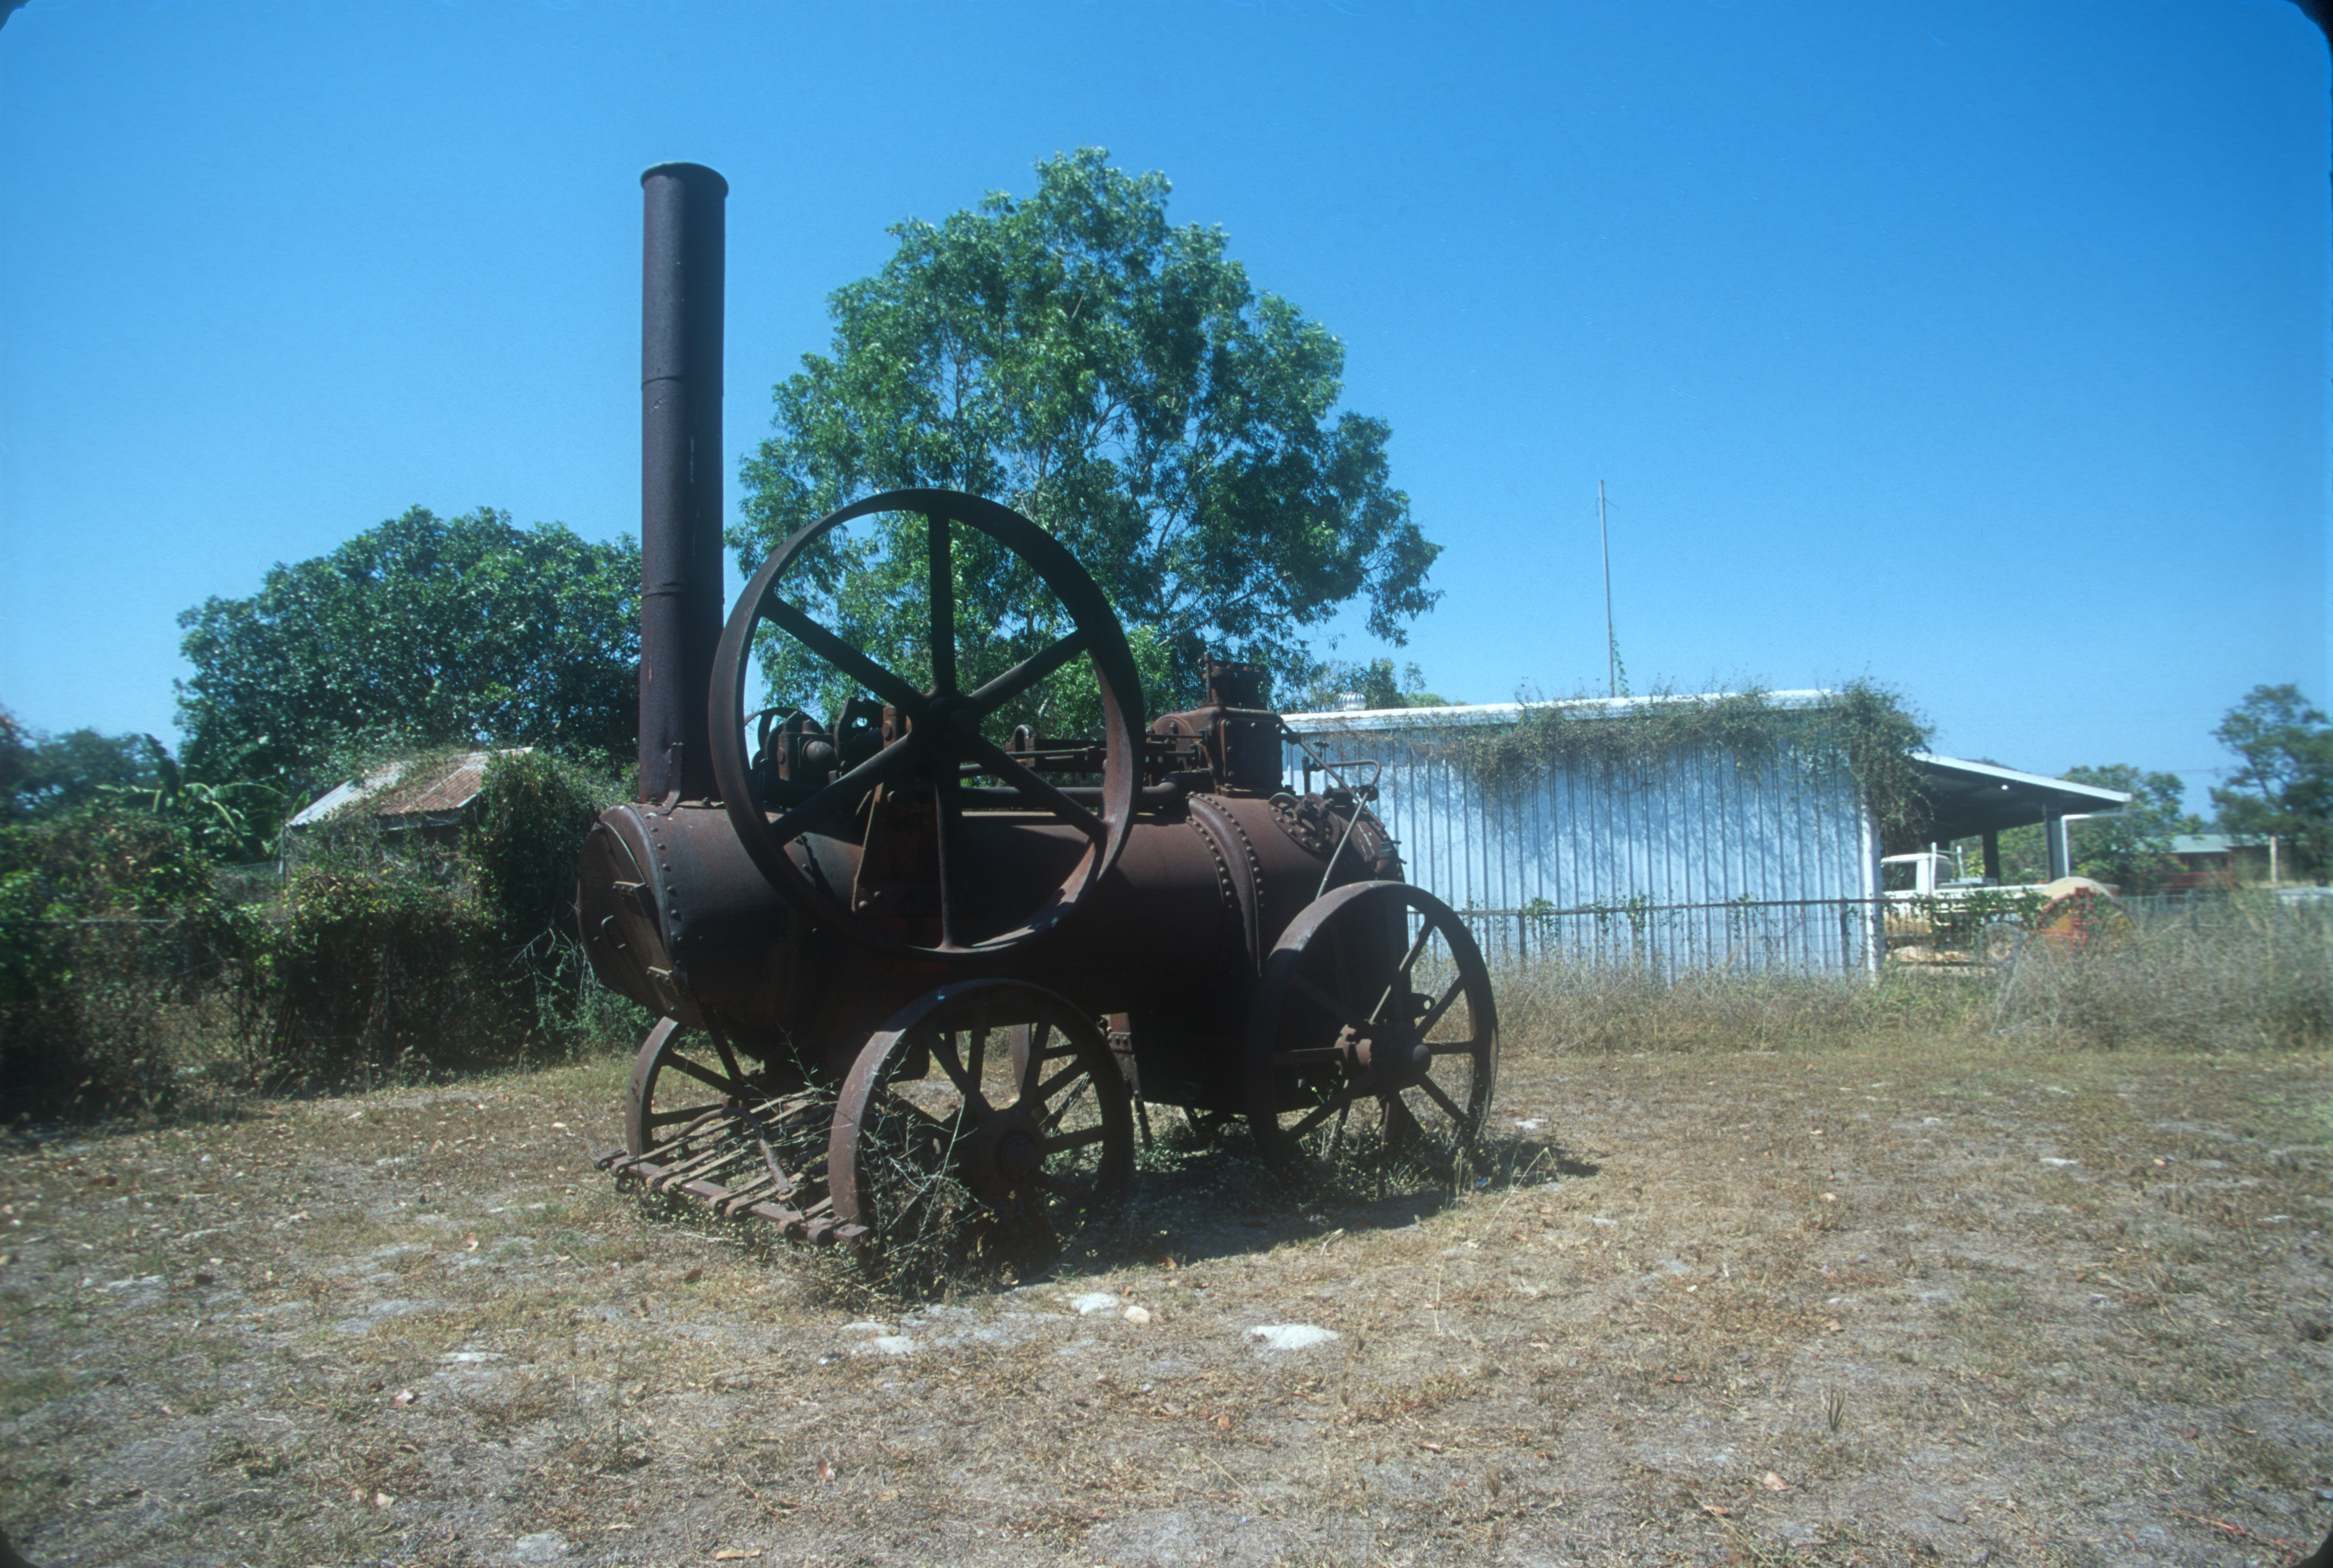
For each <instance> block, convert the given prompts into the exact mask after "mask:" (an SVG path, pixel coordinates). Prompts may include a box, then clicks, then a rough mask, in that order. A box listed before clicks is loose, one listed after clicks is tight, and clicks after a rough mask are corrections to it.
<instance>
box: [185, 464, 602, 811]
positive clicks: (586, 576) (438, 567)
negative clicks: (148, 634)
mask: <svg viewBox="0 0 2333 1568" xmlns="http://www.w3.org/2000/svg"><path fill="white" fill-rule="evenodd" d="M639 583H640V569H639V547H638V544H637V543H635V542H632V541H629V540H621V539H619V540H617V541H614V542H612V543H609V544H593V543H590V542H588V541H586V540H583V539H581V538H579V537H577V536H576V535H575V534H573V533H571V531H570V530H569V529H567V528H566V527H565V526H564V525H563V524H556V523H552V524H537V525H535V526H534V527H532V528H518V527H514V526H513V525H512V523H511V521H510V515H509V514H508V513H505V512H498V511H495V510H494V509H493V508H491V507H486V508H482V509H480V510H479V511H476V512H474V513H470V514H468V515H464V516H459V517H452V518H440V517H438V516H437V515H435V514H433V513H431V512H429V511H427V509H425V508H422V507H419V506H416V507H414V508H412V509H411V510H410V511H408V512H407V513H406V514H405V515H403V516H401V517H398V518H395V519H393V520H391V521H389V522H386V523H383V524H380V525H379V526H378V527H375V528H370V529H367V530H366V531H365V532H364V533H362V534H358V535H357V536H356V537H355V538H354V539H351V540H350V541H349V542H348V543H347V544H343V545H341V547H340V548H339V549H337V550H335V551H333V552H332V553H331V554H329V555H324V556H320V557H318V558H317V559H315V560H312V561H302V562H301V563H298V564H296V565H292V566H283V565H278V566H276V567H274V568H273V569H271V570H270V571H269V572H268V573H267V577H266V581H265V582H264V583H263V584H262V585H261V588H260V590H259V592H257V593H255V594H254V595H253V596H252V597H251V598H249V599H211V600H207V601H205V602H204V603H203V604H201V605H200V606H198V607H197V608H195V609H193V610H189V611H186V612H185V613H184V614H183V615H181V616H179V618H178V623H179V624H180V625H181V626H183V627H184V628H186V636H185V638H184V640H182V641H181V643H180V645H179V646H180V649H181V650H182V651H183V652H184V653H185V654H186V656H187V660H188V661H189V662H190V663H192V664H193V665H194V667H195V673H194V676H193V677H192V678H190V679H187V680H184V681H181V682H180V683H179V684H178V717H179V723H180V725H181V726H182V727H183V728H184V729H185V731H186V735H187V744H186V750H185V754H184V759H183V760H184V762H185V765H186V768H187V774H189V775H191V776H193V777H195V778H197V779H202V780H209V781H225V780H232V779H249V780H259V781H264V782H270V783H275V784H280V785H281V786H282V787H283V798H284V799H285V800H286V801H287V802H291V801H296V800H298V799H300V798H302V796H303V794H305V793H306V792H307V791H309V790H310V789H312V787H313V786H314V785H315V784H318V783H319V782H321V780H320V774H321V772H322V769H323V768H324V767H325V766H326V765H327V764H328V762H329V761H330V760H331V759H332V758H334V757H337V756H342V755H347V754H349V753H350V752H351V751H353V750H357V749H361V748H364V747H367V746H373V747H378V746H382V745H396V746H410V747H423V746H479V745H487V744H499V745H511V746H557V747H559V748H561V749H562V750H564V751H568V752H571V753H575V754H583V755H589V754H605V753H619V752H622V751H624V750H625V749H627V748H629V746H631V744H632V736H633V734H634V728H633V724H634V715H635V713H636V712H637V707H638V686H637V680H638V677H637V673H636V671H637V666H638V656H639V655H638V649H639V629H638V603H639Z"/></svg>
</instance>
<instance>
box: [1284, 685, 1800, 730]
mask: <svg viewBox="0 0 2333 1568" xmlns="http://www.w3.org/2000/svg"><path fill="white" fill-rule="evenodd" d="M1731 695H1733V694H1731V693H1728V692H1709V693H1706V694H1704V695H1701V696H1685V695H1664V696H1659V697H1566V698H1564V699H1563V700H1562V701H1560V702H1470V703H1463V704H1459V705H1455V706H1453V707H1362V708H1355V709H1353V710H1351V711H1349V712H1343V713H1291V714H1283V715H1282V717H1281V722H1282V723H1283V724H1285V725H1287V726H1288V727H1289V728H1291V729H1292V730H1294V731H1296V733H1297V734H1299V735H1312V734H1315V733H1318V732H1319V731H1321V730H1332V731H1349V732H1351V733H1353V734H1357V735H1361V734H1371V733H1378V732H1382V731H1386V730H1396V729H1446V728H1451V727H1455V726H1469V725H1478V724H1521V723H1522V719H1523V716H1524V715H1525V714H1527V713H1532V712H1537V711H1539V710H1541V709H1545V708H1560V709H1561V710H1563V711H1564V712H1566V713H1570V714H1574V715H1577V716H1579V717H1582V718H1588V717H1596V716H1598V715H1600V714H1607V713H1623V712H1626V711H1627V710H1628V709H1630V708H1638V707H1666V706H1667V705H1668V704H1670V703H1676V702H1711V701H1714V700H1715V699H1717V698H1718V697H1726V696H1731ZM1829 695H1830V694H1829V692H1826V691H1770V692H1768V693H1766V700H1767V701H1768V702H1769V703H1771V704H1772V705H1773V706H1774V707H1813V706H1814V705H1815V704H1816V703H1818V702H1820V701H1821V700H1822V699H1823V698H1824V697H1828V696H1829Z"/></svg>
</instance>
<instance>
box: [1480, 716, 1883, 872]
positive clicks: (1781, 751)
mask: <svg viewBox="0 0 2333 1568" xmlns="http://www.w3.org/2000/svg"><path fill="white" fill-rule="evenodd" d="M1656 697H1657V698H1658V699H1659V700H1655V701H1639V702H1637V703H1636V704H1634V705H1631V706H1629V707H1600V706H1599V707H1572V706H1570V705H1566V704H1557V703H1549V704H1545V705H1534V706H1531V707H1527V708H1526V709H1525V710H1524V712H1523V717H1522V721H1521V722H1520V723H1518V724H1516V725H1515V726H1513V727H1512V728H1510V729H1503V730H1500V731H1498V732H1497V733H1496V734H1493V735H1480V736H1468V735H1462V736H1457V737H1456V738H1455V739H1453V740H1451V741H1450V742H1449V743H1447V744H1446V745H1445V747H1444V751H1445V755H1447V756H1449V757H1450V759H1451V760H1452V761H1453V762H1455V764H1457V765H1458V766H1459V767H1460V768H1462V769H1463V770H1464V771H1465V772H1466V773H1467V774H1469V775H1471V776H1472V777H1473V778H1474V780H1475V781H1476V782H1477V783H1478V784H1482V785H1483V786H1484V787H1485V788H1488V789H1492V790H1496V791H1500V792H1506V791H1512V789H1514V788H1515V787H1516V786H1517V785H1518V784H1521V783H1522V780H1524V779H1526V778H1528V777H1530V776H1531V775H1532V774H1536V773H1539V772H1541V771H1542V770H1546V769H1562V768H1577V767H1602V768H1618V767H1623V766H1628V765H1643V764H1646V763H1659V762H1666V761H1668V760H1670V759H1672V758H1674V757H1676V756H1679V755H1685V754H1687V753H1698V752H1714V753H1717V754H1719V755H1732V756H1733V757H1735V758H1736V759H1738V760H1739V761H1743V762H1748V761H1752V760H1755V761H1759V762H1763V761H1767V760H1769V759H1771V758H1773V757H1776V756H1789V757H1792V758H1795V759H1796V760H1797V761H1799V762H1800V764H1801V765H1807V766H1821V765H1826V764H1829V763H1834V762H1838V763H1844V764H1845V765H1847V768H1848V774H1849V776H1851V777H1852V778H1853V779H1854V781H1855V786H1856V790H1857V792H1858V794H1860V795H1861V796H1862V797H1863V800H1864V802H1865V803H1866V804H1867V806H1868V807H1869V808H1870V811H1871V815H1872V820H1873V821H1874V822H1876V823H1877V825H1878V828H1879V836H1880V839H1881V841H1882V842H1885V843H1887V844H1888V845H1890V846H1893V845H1896V844H1899V843H1912V842H1919V840H1920V837H1921V835H1922V834H1923V833H1924V832H1925V831H1926V828H1927V824H1928V810H1927V802H1926V798H1925V796H1924V795H1923V794H1922V793H1921V791H1920V780H1919V774H1918V770H1917V769H1916V768H1915V766H1914V765H1913V763H1912V754H1913V753H1915V752H1917V751H1923V750H1925V749H1926V747H1927V744H1928V735H1929V729H1928V726H1926V725H1925V724H1924V723H1922V722H1921V721H1920V719H1919V718H1918V717H1916V716H1915V715H1914V714H1913V713H1912V712H1910V711H1909V710H1908V709H1907V708H1906V707H1905V706H1904V703H1903V700H1902V699H1901V698H1900V697H1898V696H1897V695H1896V693H1895V692H1892V691H1890V690H1888V689H1887V688H1885V687H1880V686H1875V685H1873V684H1872V683H1871V682H1869V681H1863V680H1858V681H1853V682H1850V683H1848V685H1846V686H1844V687H1841V688H1839V689H1837V690H1835V691H1827V692H1825V693H1824V694H1823V695H1822V696H1821V697H1819V699H1817V700H1816V701H1815V702H1813V703H1810V704H1807V705H1805V706H1797V705H1792V706H1789V707H1785V706H1783V705H1781V704H1780V703H1777V702H1775V701H1774V700H1773V698H1772V696H1771V694H1770V693H1768V692H1766V691H1763V690H1762V689H1760V688H1755V687H1752V688H1749V689H1747V690H1743V691H1738V692H1726V693H1723V694H1722V695H1718V696H1714V697H1700V696H1685V697H1680V696H1676V695H1674V694H1672V693H1667V692H1662V693H1656Z"/></svg>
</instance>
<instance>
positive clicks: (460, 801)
mask: <svg viewBox="0 0 2333 1568" xmlns="http://www.w3.org/2000/svg"><path fill="white" fill-rule="evenodd" d="M532 749H533V747H531V746H516V747H513V748H510V749H507V750H503V751H472V752H462V753H459V754H457V755H453V756H448V757H439V758H432V759H430V761H429V765H427V766H426V767H425V766H423V765H421V764H420V763H418V762H416V761H414V760H411V759H406V760H402V761H398V762H391V763H385V764H383V765H381V766H379V767H377V768H375V769H373V770H372V771H371V772H370V773H369V774H365V776H364V777H362V778H361V779H351V780H349V781H347V782H345V783H343V784H339V785H337V786H335V787H333V788H331V789H329V790H327V791H325V792H324V793H323V794H321V795H318V796H317V797H316V798H315V799H314V800H312V801H310V802H309V803H307V804H306V805H305V806H303V807H302V808H301V810H300V812H299V813H298V814H297V815H295V816H294V817H293V819H292V820H291V821H290V822H286V823H285V824H284V826H286V827H293V828H308V827H314V826H315V825H316V824H317V823H318V822H322V821H324V820H325V819H326V818H327V817H330V816H332V815H333V814H335V813H338V812H340V811H341V810H342V809H343V808H345V807H348V806H351V805H354V804H356V803H358V802H360V801H362V802H364V803H366V804H367V805H369V806H370V808H371V812H372V815H373V816H374V817H375V818H376V819H377V820H379V821H381V822H388V823H390V824H391V825H393V826H406V825H409V824H411V823H414V822H426V821H427V820H429V819H431V818H443V817H447V816H451V815H453V814H455V813H459V812H462V811H464V810H466V809H467V808H468V807H469V805H470V803H472V802H473V801H475V800H476V799H477V798H478V792H479V791H480V790H481V789H483V788H484V787H485V779H486V765H487V764H488V763H490V762H492V761H493V760H494V758H496V757H498V756H522V755H525V754H526V753H527V752H528V751H531V750H532Z"/></svg>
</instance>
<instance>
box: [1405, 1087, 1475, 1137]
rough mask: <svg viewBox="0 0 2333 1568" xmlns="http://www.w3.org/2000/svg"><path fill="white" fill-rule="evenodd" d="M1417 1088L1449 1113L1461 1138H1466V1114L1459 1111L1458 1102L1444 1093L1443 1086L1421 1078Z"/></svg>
mask: <svg viewBox="0 0 2333 1568" xmlns="http://www.w3.org/2000/svg"><path fill="white" fill-rule="evenodd" d="M1417 1086H1418V1087H1419V1088H1420V1089H1423V1090H1425V1091H1426V1098H1427V1099H1429V1100H1431V1101H1434V1103H1435V1104H1436V1105H1439V1106H1440V1107H1442V1109H1443V1110H1444V1111H1446V1112H1448V1113H1449V1116H1450V1120H1451V1121H1455V1122H1456V1123H1457V1124H1458V1131H1459V1136H1461V1137H1464V1136H1465V1133H1466V1113H1465V1112H1464V1111H1461V1110H1459V1109H1458V1102H1457V1101H1455V1100H1453V1099H1451V1098H1450V1096H1449V1095H1447V1094H1445V1093H1444V1092H1442V1085H1441V1084H1439V1083H1436V1082H1435V1081H1434V1080H1433V1079H1431V1078H1421V1079H1419V1080H1418V1081H1417Z"/></svg>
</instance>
